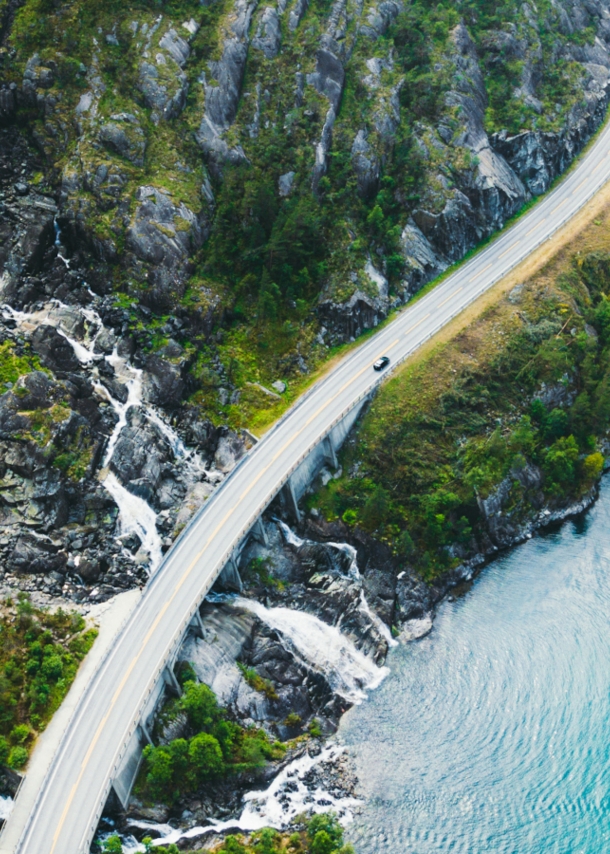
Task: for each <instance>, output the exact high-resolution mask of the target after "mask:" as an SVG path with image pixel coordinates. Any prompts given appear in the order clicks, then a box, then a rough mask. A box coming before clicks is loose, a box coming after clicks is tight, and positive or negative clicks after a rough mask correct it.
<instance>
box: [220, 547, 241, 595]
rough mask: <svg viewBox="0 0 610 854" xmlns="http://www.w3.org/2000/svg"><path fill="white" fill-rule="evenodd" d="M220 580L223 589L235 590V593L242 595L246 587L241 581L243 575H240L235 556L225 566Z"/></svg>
mask: <svg viewBox="0 0 610 854" xmlns="http://www.w3.org/2000/svg"><path fill="white" fill-rule="evenodd" d="M218 580H219V581H220V583H221V585H222V586H223V587H225V588H226V589H227V590H233V591H234V592H235V593H241V592H242V590H243V589H244V585H243V584H242V581H241V575H240V574H239V570H238V568H237V563H236V561H235V558H234V556H233V555H231V557H230V558H229V560H228V561H227V563H226V564H225V567H224V569H223V570H222V572H221V573H220V575H219V576H218Z"/></svg>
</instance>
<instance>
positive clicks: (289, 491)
mask: <svg viewBox="0 0 610 854" xmlns="http://www.w3.org/2000/svg"><path fill="white" fill-rule="evenodd" d="M282 497H283V499H284V506H285V507H286V509H287V510H288V512H289V513H292V515H293V516H294V518H295V520H296V522H297V523H298V522H300V521H301V511H300V510H299V503H298V501H297V497H296V495H295V492H294V486H293V484H292V479H291V478H288V480H287V481H286V483H285V484H284V486H283V487H282Z"/></svg>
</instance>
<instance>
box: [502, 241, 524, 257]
mask: <svg viewBox="0 0 610 854" xmlns="http://www.w3.org/2000/svg"><path fill="white" fill-rule="evenodd" d="M520 243H521V241H520V240H516V241H515V242H514V243H513V245H512V246H509V247H508V249H505V250H504V252H502V254H501V255H498V259H500V258H504V256H505V255H508V253H509V252H510V251H511V249H514V248H515V246H518V245H519V244H520Z"/></svg>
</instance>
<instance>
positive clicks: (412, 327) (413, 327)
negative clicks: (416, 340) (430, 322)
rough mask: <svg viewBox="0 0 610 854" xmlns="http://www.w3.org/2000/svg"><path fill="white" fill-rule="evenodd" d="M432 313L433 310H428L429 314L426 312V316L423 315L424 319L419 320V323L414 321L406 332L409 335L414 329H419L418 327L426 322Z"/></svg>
mask: <svg viewBox="0 0 610 854" xmlns="http://www.w3.org/2000/svg"><path fill="white" fill-rule="evenodd" d="M430 314H431V312H428V314H426V315H425V317H422V319H421V320H418V321H417V323H414V324H413V326H409V328H408V329H407V331H406V332H405V333H404V334H405V335H408V334H409V332H413V330H414V329H417V327H418V326H420V325H421V324H422V323H423V322H424V320H427V319H428V318H429V317H430Z"/></svg>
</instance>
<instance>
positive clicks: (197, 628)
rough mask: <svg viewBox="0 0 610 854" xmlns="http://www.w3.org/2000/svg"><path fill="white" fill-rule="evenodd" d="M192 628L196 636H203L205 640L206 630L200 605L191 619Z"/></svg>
mask: <svg viewBox="0 0 610 854" xmlns="http://www.w3.org/2000/svg"><path fill="white" fill-rule="evenodd" d="M190 629H191V631H192V632H193V634H194V635H195V636H196V637H198V638H201V639H202V640H203V638H204V636H205V635H204V631H203V620H202V619H201V613H200V611H199V607H197V610H196V611H195V613H194V614H193V619H192V620H191V625H190Z"/></svg>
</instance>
